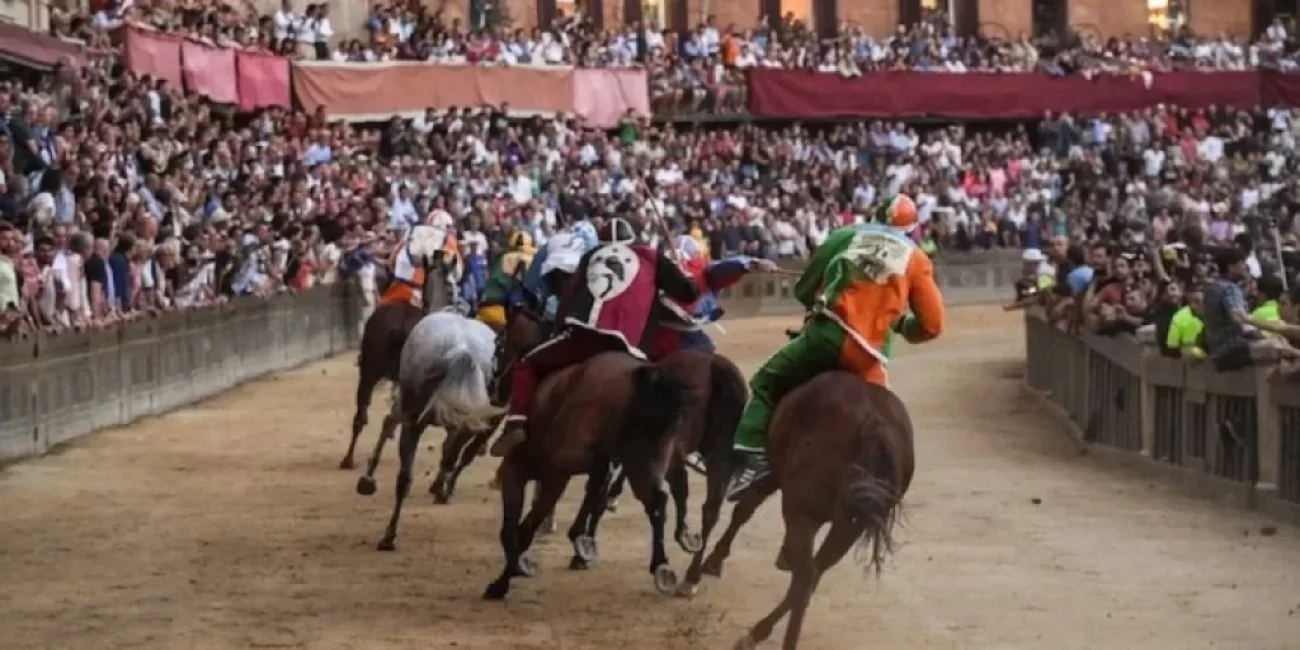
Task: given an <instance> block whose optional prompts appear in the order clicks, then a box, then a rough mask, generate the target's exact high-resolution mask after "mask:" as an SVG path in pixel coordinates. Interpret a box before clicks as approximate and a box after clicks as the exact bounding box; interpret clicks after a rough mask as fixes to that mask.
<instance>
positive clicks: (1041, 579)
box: [0, 308, 1300, 650]
mask: <svg viewBox="0 0 1300 650" xmlns="http://www.w3.org/2000/svg"><path fill="white" fill-rule="evenodd" d="M791 324H792V322H791V321H790V320H786V319H773V320H758V321H746V322H733V323H731V324H730V325H729V326H728V329H729V331H730V334H729V335H727V336H724V337H721V339H720V340H721V342H722V346H723V348H724V351H726V352H729V353H730V354H732V355H733V358H735V359H736V360H737V361H738V362H740V363H741V365H742V366H744V367H745V369H746V370H747V371H748V370H752V369H753V367H754V364H756V363H758V362H759V361H761V360H762V359H763V358H764V357H765V356H766V355H767V353H768V352H770V351H771V350H772V349H774V347H775V346H776V345H778V344H779V343H780V342H781V341H782V338H781V334H780V332H781V330H782V329H783V328H785V327H787V326H790V325H791ZM1021 336H1022V334H1021V329H1020V326H1019V324H1018V318H1017V316H1015V315H1006V314H1003V313H1002V312H1001V311H1000V310H997V309H996V308H965V309H958V310H954V311H953V312H952V314H951V316H950V330H949V333H948V334H947V336H946V337H945V338H944V339H943V340H942V341H940V342H936V343H933V344H930V345H928V346H925V347H917V348H909V347H907V346H905V345H904V346H902V350H901V353H900V360H899V362H898V363H897V364H896V365H895V371H894V381H895V385H896V388H897V389H898V390H899V392H900V393H901V394H902V396H903V399H904V401H906V402H907V404H908V406H909V407H910V409H911V411H912V415H913V418H914V419H915V421H916V430H917V436H918V470H917V478H916V481H915V483H914V484H913V488H912V492H911V493H910V494H909V495H908V500H907V504H908V505H909V509H908V511H907V512H908V514H907V519H906V521H907V524H908V525H907V528H906V529H905V530H904V531H902V532H901V534H900V535H901V539H902V540H904V543H903V545H902V548H901V549H900V552H899V554H898V555H897V557H896V559H895V560H894V561H892V562H891V563H890V564H889V565H888V566H887V569H886V572H885V573H884V574H883V576H882V578H881V580H880V581H876V580H875V579H874V578H864V577H863V575H862V573H861V571H860V570H859V569H858V567H857V566H855V565H854V564H853V563H852V562H851V561H849V560H846V561H845V562H844V563H843V564H841V565H840V566H839V567H837V568H836V570H835V571H834V572H832V573H831V574H829V575H828V576H827V578H826V579H825V580H824V581H823V584H822V587H821V590H820V592H819V593H818V595H817V597H816V598H815V599H814V601H813V605H812V608H811V610H810V612H809V618H808V622H807V625H806V627H805V631H804V647H806V648H827V649H846V650H848V649H854V650H856V649H858V648H902V649H913V648H976V649H982V648H1034V649H1037V648H1043V649H1051V650H1055V649H1059V648H1105V649H1107V650H1110V649H1128V648H1132V649H1138V648H1141V649H1150V648H1169V649H1178V650H1184V649H1196V648H1210V647H1214V648H1243V649H1245V648H1249V649H1251V650H1261V649H1266V648H1296V647H1300V590H1298V589H1297V585H1300V530H1296V529H1294V528H1291V527H1287V526H1282V527H1281V528H1280V530H1278V532H1277V534H1276V535H1273V536H1262V535H1261V534H1260V530H1261V528H1262V527H1265V526H1268V525H1270V523H1271V522H1269V521H1267V520H1265V519H1263V518H1261V517H1259V516H1256V515H1252V514H1246V513H1240V512H1237V511H1232V510H1227V509H1224V508H1222V507H1219V506H1216V505H1214V504H1212V503H1208V502H1205V501H1199V500H1194V499H1190V498H1186V497H1183V496H1180V495H1178V494H1174V493H1172V492H1170V491H1169V490H1166V489H1165V488H1164V487H1162V486H1161V485H1158V484H1155V483H1153V482H1151V481H1148V480H1146V479H1144V478H1143V477H1141V476H1138V475H1134V474H1128V473H1124V472H1122V471H1118V470H1115V469H1111V468H1108V467H1104V466H1101V465H1099V464H1097V462H1095V461H1093V460H1091V459H1088V458H1080V457H1078V456H1077V454H1076V450H1075V447H1074V446H1073V445H1072V443H1070V442H1069V441H1068V439H1066V438H1065V437H1064V436H1063V435H1061V434H1060V433H1058V430H1057V429H1056V427H1055V425H1054V424H1053V422H1052V421H1051V420H1050V419H1049V418H1048V417H1046V416H1044V415H1041V414H1040V413H1039V412H1038V411H1037V409H1036V407H1035V406H1034V405H1033V404H1031V403H1030V402H1029V401H1028V400H1027V399H1026V398H1023V397H1022V396H1021V395H1020V392H1019V388H1018V386H1017V382H1018V381H1019V373H1020V370H1021V367H1022V365H1023V364H1022V362H1021V361H1020V360H1021V359H1022V358H1023V346H1022V343H1021ZM354 381H355V368H354V367H353V359H352V357H351V356H348V357H347V358H337V359H333V360H330V361H327V362H324V363H320V364H317V365H312V366H309V367H306V368H303V369H299V370H296V371H292V372H288V373H284V374H282V375H279V376H276V377H271V378H269V379H266V380H263V381H258V382H255V383H252V384H249V385H246V386H244V387H241V388H239V389H236V390H234V391H232V392H231V393H229V394H227V395H225V396H222V397H220V398H217V399H215V400H212V401H210V402H207V403H204V404H201V405H198V406H196V407H194V408H190V409H186V410H183V411H180V412H177V413H174V414H172V415H169V416H166V417H162V418H155V419H151V420H148V421H145V422H142V423H139V424H137V425H135V426H132V427H129V428H124V429H118V430H113V431H107V432H103V433H100V434H96V435H93V436H90V437H89V438H87V439H85V440H84V441H83V442H80V443H78V444H75V445H72V446H71V447H69V448H66V449H63V450H61V451H59V452H58V453H55V454H53V455H51V456H49V457H46V458H43V459H39V460H35V461H31V462H25V463H20V464H17V465H14V466H11V467H9V468H7V469H5V470H3V471H2V472H0V647H3V648H6V649H15V648H57V649H61V650H62V649H70V648H90V649H95V650H103V649H108V648H356V649H366V650H369V649H381V648H421V649H424V648H457V649H458V650H459V649H466V648H469V649H478V648H483V649H488V648H492V649H496V648H566V649H572V648H601V649H609V648H615V649H620V650H622V649H639V648H645V649H647V650H659V649H666V648H729V647H731V643H732V642H733V641H734V640H735V639H736V638H737V637H738V636H739V635H740V634H741V633H742V632H743V631H744V629H746V628H747V626H748V625H750V624H751V623H752V622H753V621H754V620H755V619H756V618H757V617H759V616H761V615H762V614H763V613H766V612H767V611H768V609H769V608H770V607H771V606H772V605H774V604H775V603H776V601H777V600H778V599H779V598H780V596H781V594H782V593H783V592H784V589H785V586H786V576H785V574H781V573H778V572H776V571H775V570H774V569H773V568H772V562H773V559H774V557H775V555H776V551H777V546H778V543H779V540H780V526H781V522H780V516H779V510H778V509H777V507H776V506H775V505H774V503H775V502H774V503H773V504H769V505H768V506H767V507H765V509H764V510H762V511H760V512H759V514H758V516H757V517H756V518H755V520H754V521H753V522H752V524H751V525H750V527H749V529H747V530H746V531H744V532H742V534H741V536H740V539H739V541H738V545H737V549H736V554H735V555H734V556H733V557H732V559H731V561H730V563H729V564H728V572H727V574H726V576H725V578H724V579H723V580H722V581H721V582H718V581H710V580H708V579H706V581H705V583H704V584H703V585H702V589H701V592H700V594H699V595H698V596H697V597H696V598H695V600H693V601H685V600H678V599H669V598H665V597H662V596H659V595H658V594H656V593H655V592H654V589H653V586H652V584H651V580H650V576H649V574H648V573H647V572H646V568H645V565H646V562H647V553H648V544H647V541H646V537H647V535H648V527H647V525H646V523H645V520H644V517H643V515H642V513H641V511H640V508H639V507H637V506H634V504H633V502H632V501H630V498H625V499H624V503H623V508H621V509H620V511H619V512H618V513H617V514H615V515H612V516H610V517H607V518H606V519H605V525H604V527H603V528H602V536H601V541H602V542H603V545H602V547H601V552H602V558H601V559H602V562H601V564H600V565H598V566H597V567H596V568H595V569H594V570H593V571H591V572H588V573H571V572H569V571H567V570H566V567H567V564H568V559H569V557H570V549H569V546H568V544H567V541H566V540H565V539H564V538H563V536H562V535H554V536H551V537H548V538H544V539H543V540H542V541H541V542H540V543H539V544H538V545H537V546H536V547H535V548H534V551H533V554H532V555H533V558H534V559H535V560H537V561H538V564H539V565H540V567H541V574H540V575H539V577H538V578H536V579H533V580H519V581H517V582H516V583H515V588H514V591H513V592H512V593H511V595H510V597H509V600H508V601H507V602H506V603H505V604H501V603H487V602H483V601H481V600H479V595H480V594H481V593H482V590H483V587H484V586H485V585H486V584H487V582H488V581H489V580H491V579H492V578H493V577H495V575H496V573H497V571H498V569H499V568H500V564H499V563H500V559H499V558H500V554H499V551H498V546H497V540H496V537H497V534H496V529H497V510H498V506H497V504H496V501H495V499H496V493H495V492H489V491H488V489H487V487H486V483H487V480H488V478H489V476H490V470H491V469H492V467H493V465H492V463H491V462H489V461H490V460H491V459H481V460H480V461H479V462H478V463H477V464H476V465H475V466H474V467H472V468H471V470H470V471H469V472H468V473H467V475H466V477H465V478H464V479H463V481H462V484H461V489H460V493H459V494H458V495H457V498H456V502H455V503H453V504H452V505H449V506H435V505H433V504H432V503H431V500H430V498H429V497H428V496H427V495H426V494H425V493H424V487H425V486H426V485H427V480H428V478H427V477H425V476H424V473H425V471H426V470H427V469H429V468H431V467H432V466H433V464H434V463H435V462H436V453H435V452H436V450H434V451H430V450H429V449H428V446H429V445H433V444H438V443H440V442H441V435H437V434H435V433H430V434H427V435H426V441H427V444H426V448H425V449H422V450H421V456H420V457H419V459H418V463H419V472H418V476H419V477H420V481H419V483H418V484H417V486H416V487H417V489H416V491H415V492H414V493H413V497H412V500H411V502H410V503H409V505H408V507H407V509H406V512H405V516H404V521H403V524H404V525H403V528H402V530H401V535H400V536H399V538H398V551H397V553H395V554H381V553H378V552H376V551H375V550H374V544H375V542H376V540H377V539H378V538H379V535H380V533H381V532H382V529H383V526H384V523H385V522H386V521H387V517H388V513H389V508H390V506H391V499H392V480H393V472H394V466H395V455H393V454H392V452H395V446H390V448H389V450H388V451H389V452H390V454H389V455H388V456H387V457H386V458H385V463H384V465H383V466H382V467H381V471H380V488H381V489H380V492H379V494H378V495H377V496H375V497H372V498H369V499H367V498H363V497H359V496H357V495H356V494H355V493H354V492H353V485H354V483H355V480H356V476H357V473H356V472H343V471H340V470H338V469H335V467H336V465H337V463H338V460H339V457H340V456H341V455H342V452H343V449H344V444H345V439H344V438H345V435H346V434H345V428H346V427H347V425H348V423H349V419H350V414H351V399H352V391H353V386H354ZM380 401H382V400H380ZM378 413H379V410H378V406H377V407H376V410H375V414H374V415H372V418H371V420H372V423H373V424H372V426H371V427H370V428H369V429H368V430H367V432H366V435H365V437H364V438H363V441H362V444H361V447H362V448H364V449H366V450H367V451H368V449H369V447H370V445H371V443H372V441H373V439H374V438H373V436H374V435H376V432H377V424H378V420H379V419H380V418H379V417H378ZM700 492H701V490H698V489H697V490H696V495H695V496H696V498H695V499H693V503H692V507H693V508H696V507H698V503H699V500H700V498H702V496H703V495H702V494H700ZM580 493H581V490H580V484H578V483H576V482H575V483H574V484H572V485H571V486H570V489H569V494H568V496H567V497H566V499H565V501H564V502H562V504H561V509H560V513H559V516H560V522H561V531H563V529H564V528H565V527H567V519H568V518H569V517H571V516H572V515H573V513H574V511H575V509H576V499H577V497H578V496H579V495H580ZM1035 499H1037V500H1040V501H1039V502H1038V503H1035V502H1034V500H1035ZM692 521H698V514H693V515H692ZM695 527H696V528H697V529H698V524H697V525H696V526H695ZM669 551H670V554H671V555H672V557H673V562H674V566H675V567H677V568H678V570H679V572H680V571H682V570H683V569H684V567H685V556H684V554H683V553H682V552H681V551H680V550H679V549H677V548H676V547H675V546H670V548H669ZM781 630H782V628H780V627H778V629H777V638H779V635H780V634H781ZM764 647H779V643H777V642H776V641H769V642H768V644H767V645H765V646H764Z"/></svg>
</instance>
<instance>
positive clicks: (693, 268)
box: [650, 235, 776, 360]
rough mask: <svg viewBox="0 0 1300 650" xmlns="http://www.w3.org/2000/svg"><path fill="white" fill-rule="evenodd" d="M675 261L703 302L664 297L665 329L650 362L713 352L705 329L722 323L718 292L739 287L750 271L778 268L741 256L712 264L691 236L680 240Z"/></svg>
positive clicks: (662, 300) (657, 338) (770, 263)
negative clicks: (682, 353)
mask: <svg viewBox="0 0 1300 650" xmlns="http://www.w3.org/2000/svg"><path fill="white" fill-rule="evenodd" d="M673 259H674V261H675V262H677V265H678V266H679V267H681V269H682V270H683V271H684V272H685V273H686V275H687V276H688V277H690V278H691V279H692V280H694V281H695V284H696V287H697V288H698V289H699V290H700V298H699V300H696V301H695V302H694V303H690V304H680V303H678V302H675V301H673V300H670V299H668V298H666V297H664V296H660V297H659V304H660V307H661V308H662V309H661V310H660V312H661V313H662V314H663V318H662V319H661V327H660V328H659V332H658V333H657V334H656V335H655V340H654V346H653V347H652V348H651V350H650V358H651V359H654V360H659V359H662V358H664V357H666V356H668V355H670V354H672V353H673V352H676V351H677V350H703V351H705V352H713V351H714V350H715V349H716V348H715V347H714V345H713V340H712V339H710V338H709V335H708V334H706V333H705V332H704V327H705V326H706V325H710V324H713V323H717V322H718V321H719V320H721V319H722V315H723V313H724V312H723V309H722V304H721V299H720V298H719V297H718V292H719V291H722V290H723V289H726V288H727V287H729V286H731V285H733V284H735V283H737V282H739V281H740V279H741V278H743V277H745V275H746V274H747V273H749V272H750V271H756V270H761V271H770V270H772V269H774V268H776V265H775V264H773V263H772V262H770V261H768V260H763V259H758V258H753V257H747V256H745V255H739V256H736V257H732V258H730V259H726V260H723V261H721V262H713V263H711V264H710V263H709V262H708V261H707V260H706V259H705V257H704V250H703V248H702V247H701V246H700V243H699V242H698V241H697V240H696V239H695V238H694V237H691V236H690V235H681V236H679V237H678V238H677V250H676V251H674V253H673Z"/></svg>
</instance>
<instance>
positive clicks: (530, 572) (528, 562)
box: [515, 555, 537, 578]
mask: <svg viewBox="0 0 1300 650" xmlns="http://www.w3.org/2000/svg"><path fill="white" fill-rule="evenodd" d="M515 575H516V576H518V577H520V578H531V577H533V576H536V575H537V565H536V564H534V563H533V560H532V559H531V558H529V557H528V556H527V555H521V556H519V562H517V563H516V565H515Z"/></svg>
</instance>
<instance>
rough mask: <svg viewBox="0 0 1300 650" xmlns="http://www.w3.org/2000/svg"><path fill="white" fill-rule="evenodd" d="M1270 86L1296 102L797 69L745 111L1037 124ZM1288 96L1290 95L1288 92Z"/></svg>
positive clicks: (1202, 92)
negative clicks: (1278, 97)
mask: <svg viewBox="0 0 1300 650" xmlns="http://www.w3.org/2000/svg"><path fill="white" fill-rule="evenodd" d="M1270 75H1277V76H1281V77H1288V78H1287V79H1285V80H1284V82H1283V81H1278V82H1275V83H1273V84H1271V85H1272V86H1274V87H1275V92H1276V93H1282V92H1289V93H1290V95H1291V96H1292V97H1295V98H1297V99H1300V81H1296V82H1292V81H1291V80H1290V78H1289V77H1290V75H1278V73H1267V72H1265V73H1257V72H1171V73H1166V74H1154V75H1149V76H1145V77H1144V76H1115V75H1102V76H1098V77H1095V78H1093V79H1085V78H1084V77H1081V76H1068V77H1052V76H1048V75H1043V74H986V73H970V74H944V73H925V72H894V73H873V74H866V75H862V76H859V77H851V78H846V77H843V76H840V75H837V74H827V73H821V72H807V71H796V70H771V69H764V70H753V71H751V72H750V73H749V82H750V83H749V106H750V111H751V112H753V113H754V114H755V115H758V116H761V117H777V118H837V117H867V118H870V117H891V118H898V117H922V116H933V117H945V118H951V119H988V118H995V119H996V118H1020V119H1026V118H1038V117H1042V116H1043V115H1044V114H1045V113H1047V112H1053V113H1059V112H1072V113H1091V114H1096V113H1112V112H1118V111H1132V110H1138V109H1143V108H1147V107H1150V106H1155V105H1156V104H1174V105H1177V106H1183V107H1187V108H1205V107H1208V106H1238V107H1242V108H1249V107H1252V106H1256V105H1259V103H1260V100H1261V98H1265V99H1267V98H1268V97H1269V96H1271V95H1273V94H1274V92H1273V91H1270V88H1269V87H1270V82H1269V80H1268V77H1269V76H1270ZM1293 91H1295V92H1293ZM1293 105H1294V104H1293Z"/></svg>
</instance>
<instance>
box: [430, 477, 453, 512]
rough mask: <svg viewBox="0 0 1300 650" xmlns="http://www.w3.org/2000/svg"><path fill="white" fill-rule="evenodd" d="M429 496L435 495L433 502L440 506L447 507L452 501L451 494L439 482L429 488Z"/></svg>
mask: <svg viewBox="0 0 1300 650" xmlns="http://www.w3.org/2000/svg"><path fill="white" fill-rule="evenodd" d="M429 494H432V495H433V502H434V503H436V504H438V505H440V506H445V505H447V503H449V502H450V501H451V493H450V492H448V491H447V489H446V488H445V487H443V485H442V484H441V483H440V482H439V481H434V482H433V483H432V484H431V485H430V486H429Z"/></svg>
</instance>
